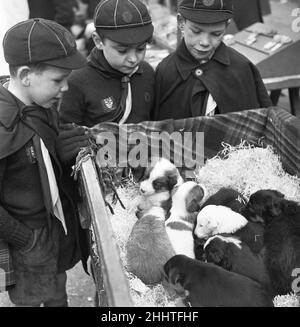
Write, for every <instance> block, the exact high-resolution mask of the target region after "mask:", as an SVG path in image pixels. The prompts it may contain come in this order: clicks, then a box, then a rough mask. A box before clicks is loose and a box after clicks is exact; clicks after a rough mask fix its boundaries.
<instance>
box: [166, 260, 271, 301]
mask: <svg viewBox="0 0 300 327" xmlns="http://www.w3.org/2000/svg"><path fill="white" fill-rule="evenodd" d="M164 272H165V275H166V278H167V280H168V282H169V283H170V284H172V285H173V286H174V288H175V289H176V290H177V292H178V294H180V295H182V294H187V295H188V297H187V300H188V301H189V302H190V304H191V306H193V307H202V306H204V307H270V306H273V302H272V298H271V297H270V296H269V294H268V293H267V292H266V291H265V290H264V288H263V287H262V286H261V285H260V284H259V283H257V282H255V281H253V280H252V279H250V278H248V277H245V276H242V275H239V274H236V273H233V272H230V271H227V270H225V269H223V268H221V267H219V266H216V265H214V264H211V263H205V262H201V261H199V260H195V259H191V258H189V257H187V256H185V255H176V256H174V257H173V258H171V259H170V260H169V261H168V262H167V263H166V264H165V266H164Z"/></svg>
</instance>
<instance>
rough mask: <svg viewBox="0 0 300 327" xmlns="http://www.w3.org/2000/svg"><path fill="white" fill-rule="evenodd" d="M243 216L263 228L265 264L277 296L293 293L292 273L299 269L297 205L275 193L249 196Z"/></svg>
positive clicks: (299, 211)
mask: <svg viewBox="0 0 300 327" xmlns="http://www.w3.org/2000/svg"><path fill="white" fill-rule="evenodd" d="M244 215H245V216H246V217H247V218H248V219H249V220H251V221H260V222H261V223H262V224H264V225H265V233H264V243H265V248H266V265H267V268H268V271H269V274H270V278H271V280H272V283H273V287H274V289H275V291H276V292H277V294H279V295H282V294H287V293H289V292H291V291H292V282H293V276H292V274H293V271H294V269H296V268H299V267H300V205H299V204H298V203H297V202H295V201H289V200H286V199H284V195H283V194H282V193H280V192H278V191H274V190H260V191H258V192H256V193H254V194H252V195H251V196H250V199H249V202H248V204H247V206H246V208H245V210H244Z"/></svg>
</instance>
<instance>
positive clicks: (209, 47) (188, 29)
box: [179, 18, 228, 61]
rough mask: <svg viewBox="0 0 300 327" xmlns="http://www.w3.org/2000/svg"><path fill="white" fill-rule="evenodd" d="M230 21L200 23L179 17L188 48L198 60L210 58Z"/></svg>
mask: <svg viewBox="0 0 300 327" xmlns="http://www.w3.org/2000/svg"><path fill="white" fill-rule="evenodd" d="M227 25H228V23H227V22H222V23H217V24H198V23H194V22H192V21H190V20H187V19H183V18H181V19H179V26H180V28H181V30H182V31H183V33H184V40H185V44H186V47H187V49H188V50H189V52H190V53H191V55H192V56H193V57H194V58H195V59H196V60H199V61H201V60H209V59H210V58H211V57H212V55H213V54H214V52H215V50H216V49H217V47H218V46H219V44H220V43H221V41H222V38H223V36H224V34H225V31H226V27H227Z"/></svg>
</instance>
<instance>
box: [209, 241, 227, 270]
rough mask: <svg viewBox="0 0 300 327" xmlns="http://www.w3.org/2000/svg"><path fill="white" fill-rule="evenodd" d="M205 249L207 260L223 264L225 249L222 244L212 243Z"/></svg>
mask: <svg viewBox="0 0 300 327" xmlns="http://www.w3.org/2000/svg"><path fill="white" fill-rule="evenodd" d="M204 251H205V257H206V260H207V262H212V263H214V264H216V265H218V266H219V265H220V264H221V261H222V259H223V257H224V249H223V248H222V247H221V246H215V245H214V244H210V245H208V246H207V247H206V248H205V250H204Z"/></svg>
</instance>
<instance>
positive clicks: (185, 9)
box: [178, 0, 233, 24]
mask: <svg viewBox="0 0 300 327" xmlns="http://www.w3.org/2000/svg"><path fill="white" fill-rule="evenodd" d="M178 12H179V13H180V14H181V15H182V16H183V17H184V18H186V19H188V20H190V21H192V22H194V23H198V24H215V23H221V22H224V21H226V20H228V19H230V18H232V17H233V0H179V4H178Z"/></svg>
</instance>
